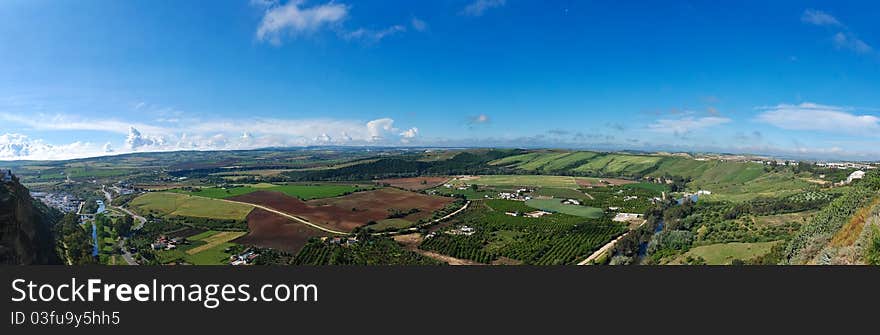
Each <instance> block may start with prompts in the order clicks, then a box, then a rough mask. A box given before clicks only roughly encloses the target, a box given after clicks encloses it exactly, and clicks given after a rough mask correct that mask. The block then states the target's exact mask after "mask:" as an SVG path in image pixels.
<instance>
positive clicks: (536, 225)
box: [419, 200, 626, 265]
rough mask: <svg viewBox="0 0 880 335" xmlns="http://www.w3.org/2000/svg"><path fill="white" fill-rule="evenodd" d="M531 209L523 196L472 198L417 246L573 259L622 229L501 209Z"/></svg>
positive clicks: (478, 254) (486, 257)
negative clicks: (471, 201)
mask: <svg viewBox="0 0 880 335" xmlns="http://www.w3.org/2000/svg"><path fill="white" fill-rule="evenodd" d="M530 211H534V209H533V208H531V207H528V206H526V205H525V204H524V203H523V202H521V201H508V200H485V201H475V202H473V203H472V204H471V206H470V207H468V209H467V210H466V211H465V212H464V213H462V214H460V215H459V216H456V217H455V218H453V220H452V222H451V223H450V224H448V225H446V226H445V228H442V229H440V230H437V231H435V232H433V233H432V234H429V236H430V237H428V236H426V238H425V240H424V242H422V244H421V245H420V246H419V248H421V249H423V250H427V251H433V252H437V253H440V254H443V255H449V256H452V257H455V258H460V259H467V260H473V261H476V262H480V263H491V262H493V261H496V260H499V259H501V258H506V259H510V260H515V261H517V262H522V263H524V264H537V265H553V264H572V263H576V262H577V261H579V260H581V259H582V258H586V257H587V256H588V255H589V254H590V253H591V252H593V251H595V250H596V249H598V248H599V247H601V246H602V245H604V244H605V243H607V242H608V241H610V240H611V239H613V238H614V237H616V236H617V235H619V234H621V233H623V232H624V231H625V229H626V228H625V227H623V226H622V225H619V224H616V223H613V222H610V221H609V220H605V219H588V218H582V217H578V216H574V215H568V214H563V213H553V214H550V215H545V216H542V217H539V218H531V217H523V216H517V217H514V216H510V215H507V214H505V212H521V213H525V212H530ZM464 227H467V228H472V229H473V232H472V233H467V231H465V230H464V229H465V228H464Z"/></svg>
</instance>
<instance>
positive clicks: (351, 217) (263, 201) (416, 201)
mask: <svg viewBox="0 0 880 335" xmlns="http://www.w3.org/2000/svg"><path fill="white" fill-rule="evenodd" d="M229 199H230V200H234V201H240V202H245V203H252V204H258V205H262V206H266V207H269V208H272V209H275V210H279V211H282V212H285V213H288V214H291V215H296V216H298V217H302V218H304V219H306V220H308V221H310V222H312V223H315V224H318V225H321V226H324V227H328V228H332V229H336V230H342V231H352V230H354V229H355V228H357V227H360V226H364V225H367V224H369V223H371V222H374V221H375V222H378V221H381V220H385V219H403V220H407V221H410V222H418V221H419V220H422V219H425V218H429V217H431V216H432V214H433V212H434V211H437V210H439V209H441V208H444V207H445V206H446V205H448V204H450V203H452V202H453V199H452V198H444V197H437V196H429V195H424V194H420V193H415V192H409V191H404V190H399V189H395V188H383V189H378V190H373V191H364V192H357V193H352V194H349V195H346V196H341V197H335V198H325V199H315V200H310V201H307V202H304V201H301V200H299V199H297V198H294V197H290V196H288V195H286V194H283V193H280V192H274V191H257V192H253V193H249V194H245V195H240V196H236V197H232V198H229Z"/></svg>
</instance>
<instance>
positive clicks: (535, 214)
mask: <svg viewBox="0 0 880 335" xmlns="http://www.w3.org/2000/svg"><path fill="white" fill-rule="evenodd" d="M550 214H552V213H550V212H546V211H534V212H528V213H525V214H523V215H524V216H525V217H530V218H539V217H542V216H544V215H550Z"/></svg>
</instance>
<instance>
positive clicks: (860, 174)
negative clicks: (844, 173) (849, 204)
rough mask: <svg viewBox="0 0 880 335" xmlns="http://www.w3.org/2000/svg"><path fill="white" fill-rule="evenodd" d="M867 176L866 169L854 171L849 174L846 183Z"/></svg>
mask: <svg viewBox="0 0 880 335" xmlns="http://www.w3.org/2000/svg"><path fill="white" fill-rule="evenodd" d="M862 178H865V171H861V170H858V171H853V173H850V174H849V177H846V183H847V184H849V183H852V182H853V180H856V179H862Z"/></svg>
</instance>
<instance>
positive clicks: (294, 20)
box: [257, 0, 350, 45]
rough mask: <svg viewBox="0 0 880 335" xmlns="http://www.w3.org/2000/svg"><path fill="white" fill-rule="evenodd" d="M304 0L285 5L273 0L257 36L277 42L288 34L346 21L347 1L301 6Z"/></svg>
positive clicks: (296, 0) (295, 34)
mask: <svg viewBox="0 0 880 335" xmlns="http://www.w3.org/2000/svg"><path fill="white" fill-rule="evenodd" d="M303 2H304V1H302V0H291V1H289V2H287V3H286V4H283V5H278V4H277V3H275V2H270V3H269V4H268V6H267V10H266V14H265V15H264V16H263V19H262V21H260V25H259V27H258V28H257V40H260V41H269V42H270V43H272V44H276V45H278V44H281V39H282V38H283V37H284V35H285V34H288V35H292V36H297V35H300V34H306V33H312V32H315V31H318V30H320V29H322V28H325V27H328V26H330V25H333V24H338V23H340V22H342V21H344V20H345V19H346V18H347V17H348V12H349V9H350V7H349V6H348V5H344V4H337V3H334V2H332V1H331V2H328V3H325V4H322V5H316V6H312V7H304V6H302V5H303ZM261 3H265V1H262V2H261Z"/></svg>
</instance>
